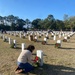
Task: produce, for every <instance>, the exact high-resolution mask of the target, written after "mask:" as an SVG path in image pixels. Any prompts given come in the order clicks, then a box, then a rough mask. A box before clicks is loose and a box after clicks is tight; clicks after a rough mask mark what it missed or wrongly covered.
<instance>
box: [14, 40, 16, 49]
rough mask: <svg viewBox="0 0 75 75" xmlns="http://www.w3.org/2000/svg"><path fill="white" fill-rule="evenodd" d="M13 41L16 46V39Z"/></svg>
mask: <svg viewBox="0 0 75 75" xmlns="http://www.w3.org/2000/svg"><path fill="white" fill-rule="evenodd" d="M13 43H14V44H15V45H14V48H16V40H13Z"/></svg>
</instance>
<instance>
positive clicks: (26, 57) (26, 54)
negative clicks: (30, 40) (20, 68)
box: [17, 50, 32, 64]
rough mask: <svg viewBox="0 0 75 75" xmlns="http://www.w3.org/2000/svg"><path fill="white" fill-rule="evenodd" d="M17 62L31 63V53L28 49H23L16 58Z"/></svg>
mask: <svg viewBox="0 0 75 75" xmlns="http://www.w3.org/2000/svg"><path fill="white" fill-rule="evenodd" d="M17 61H18V62H21V63H27V62H28V63H30V64H32V53H31V52H30V51H29V50H23V51H22V52H21V53H20V55H19V57H18V59H17Z"/></svg>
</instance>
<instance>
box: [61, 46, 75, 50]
mask: <svg viewBox="0 0 75 75" xmlns="http://www.w3.org/2000/svg"><path fill="white" fill-rule="evenodd" d="M60 49H67V50H72V49H75V48H66V47H60Z"/></svg>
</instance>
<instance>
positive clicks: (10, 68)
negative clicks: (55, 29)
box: [0, 34, 75, 75]
mask: <svg viewBox="0 0 75 75" xmlns="http://www.w3.org/2000/svg"><path fill="white" fill-rule="evenodd" d="M4 35H7V36H8V37H11V38H12V39H16V41H17V49H12V48H10V45H9V44H8V42H3V39H1V38H0V75H18V74H15V69H16V67H17V64H16V63H17V58H18V56H19V54H20V52H21V43H25V44H26V47H27V46H28V45H29V44H33V45H34V46H35V51H34V53H36V51H37V50H43V53H44V54H45V55H44V56H43V60H44V65H43V67H39V68H36V69H35V70H33V71H31V72H30V73H29V74H28V75H75V35H73V36H72V37H71V38H70V40H69V41H68V42H62V48H59V49H58V48H55V46H54V44H55V42H56V41H53V40H52V39H51V38H50V39H48V41H47V43H48V44H47V45H42V44H41V41H42V40H43V36H42V38H38V40H39V42H34V41H29V40H28V39H27V38H26V39H23V38H20V37H15V36H10V35H8V34H4ZM33 58H34V55H33ZM19 75H27V74H19Z"/></svg>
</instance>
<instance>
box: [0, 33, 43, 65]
mask: <svg viewBox="0 0 75 75" xmlns="http://www.w3.org/2000/svg"><path fill="white" fill-rule="evenodd" d="M0 37H2V38H3V40H4V39H5V38H6V39H7V40H8V42H9V44H11V43H12V41H11V38H10V37H9V38H8V37H7V36H4V35H3V34H0ZM13 43H14V44H15V48H16V47H17V44H16V40H13ZM21 47H22V51H23V50H25V43H22V44H21ZM36 56H38V57H39V58H40V66H43V51H42V50H37V52H36Z"/></svg>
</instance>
